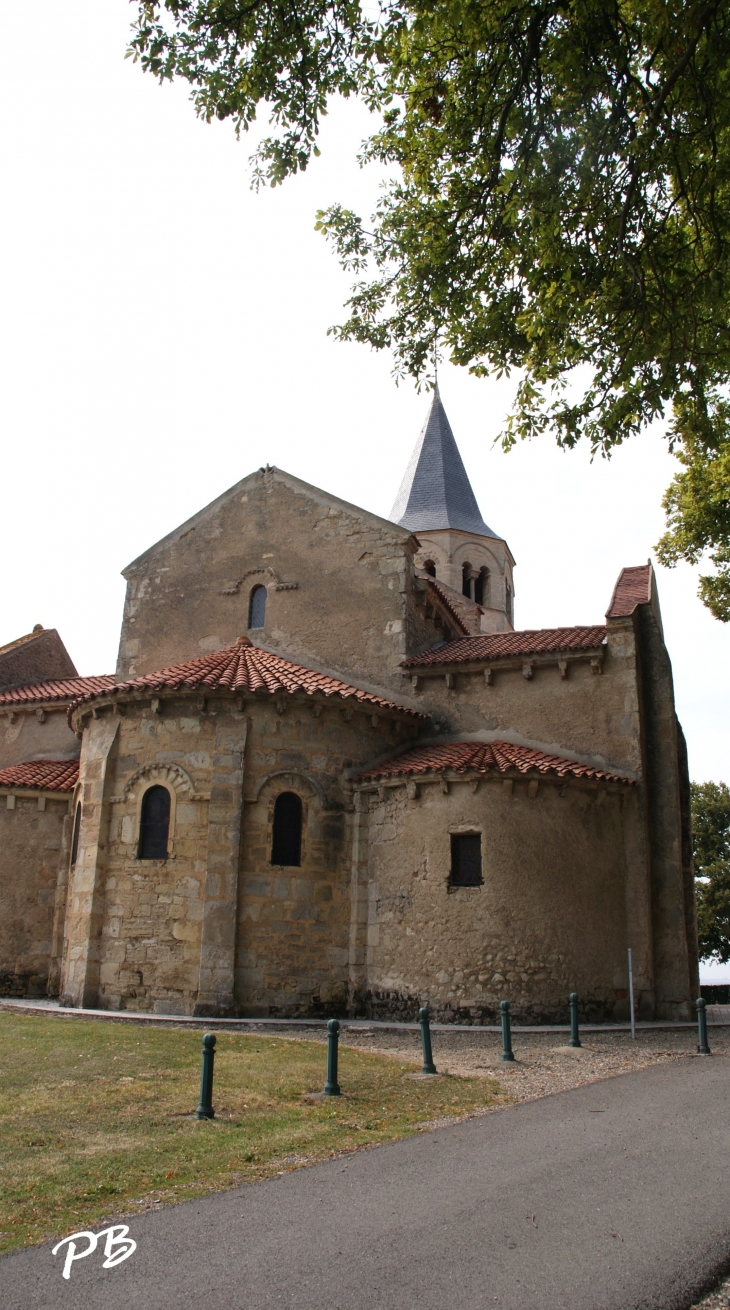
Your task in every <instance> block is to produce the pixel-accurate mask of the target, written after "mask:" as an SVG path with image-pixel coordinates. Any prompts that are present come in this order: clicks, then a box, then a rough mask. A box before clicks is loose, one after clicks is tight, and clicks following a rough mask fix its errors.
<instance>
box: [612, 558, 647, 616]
mask: <svg viewBox="0 0 730 1310" xmlns="http://www.w3.org/2000/svg"><path fill="white" fill-rule="evenodd" d="M651 574H652V567H651V564H639V565H637V566H636V567H635V568H630V569H622V570H621V572H620V573H619V576H618V582H617V583H616V586H615V587H614V589H613V596H612V597H611V604H610V605H609V607H608V609H607V610H606V618H607V619H624V618H628V616H629V615H630V614H633V612H634V610H635V609H636V606H637V605H646V604H648V602H649V601H650V600H651Z"/></svg>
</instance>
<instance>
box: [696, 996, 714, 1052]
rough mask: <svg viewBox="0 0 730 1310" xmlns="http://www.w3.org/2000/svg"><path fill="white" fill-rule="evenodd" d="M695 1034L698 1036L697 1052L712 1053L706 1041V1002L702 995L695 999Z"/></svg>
mask: <svg viewBox="0 0 730 1310" xmlns="http://www.w3.org/2000/svg"><path fill="white" fill-rule="evenodd" d="M697 1035H698V1037H699V1041H698V1043H697V1050H698V1052H699V1054H700V1055H712V1051H711V1050H710V1047H709V1044H708V1041H707V1003H706V1001H705V999H704V997H702V996H700V997H699V998H698V1000H697Z"/></svg>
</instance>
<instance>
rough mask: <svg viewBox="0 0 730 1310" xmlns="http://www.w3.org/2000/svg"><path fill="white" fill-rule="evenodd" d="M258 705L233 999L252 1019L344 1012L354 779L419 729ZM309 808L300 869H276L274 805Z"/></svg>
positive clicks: (366, 717)
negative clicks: (294, 802) (355, 771)
mask: <svg viewBox="0 0 730 1310" xmlns="http://www.w3.org/2000/svg"><path fill="white" fill-rule="evenodd" d="M278 708H280V709H281V708H283V710H284V712H283V713H277V707H275V706H273V705H267V706H265V705H261V707H260V708H259V707H257V708H256V712H255V713H254V714H251V716H250V728H249V737H248V742H247V753H246V772H245V806H244V811H245V815H244V828H243V837H242V854H241V878H240V886H239V896H240V901H239V906H240V908H239V928H238V955H237V970H236V994H237V999H238V1001H239V1003H240V1005H241V1007H242V1012H243V1013H244V1014H247V1015H275V1014H278V1015H290V1016H297V1015H306V1014H322V1013H324V1012H325V1011H326V1012H327V1013H328V1014H332V1013H341V1014H342V1013H345V1012H346V1005H347V998H348V982H349V968H348V966H349V935H350V920H351V864H352V832H351V827H352V819H353V806H352V801H351V798H350V796H349V793H348V791H347V790H346V788H345V787H344V785H343V783H344V775H345V773H346V771H347V770H351V769H352V768H357V767H365V766H366V765H367V764H368V763H369V762H370V761H371V760H372V759H374V758H377V757H378V756H382V755H383V754H385V753H387V752H388V751H390V750H395V749H397V748H398V744H399V743H402V742H404V740H406V741H407V739H408V736H412V734H413V731H414V729H413V727H404V726H394V724H395V721H394V720H392V719H389V717H388V716H387V715H386V716H384V715H383V714H375V715H373V714H369V713H362V712H359V711H353V710H352V709H351V708H350V707H348V706H347V705H343V704H342V702H341V701H337V700H336V699H335V698H333V699H332V701H331V702H330V703H328V704H326V705H324V706H322V704H321V703H316V702H315V703H312V704H309V705H308V704H306V702H305V703H302V702H300V701H295V702H291V703H290V704H287V703H286V702H280V703H279V706H278ZM282 791H295V792H296V793H297V794H298V795H299V796H300V797H301V798H302V801H303V805H304V825H303V843H302V863H301V867H299V868H286V867H278V866H273V867H272V864H271V841H272V827H273V812H274V802H275V800H276V797H277V796H278V795H279V793H280V792H282Z"/></svg>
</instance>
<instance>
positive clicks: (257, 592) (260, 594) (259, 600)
mask: <svg viewBox="0 0 730 1310" xmlns="http://www.w3.org/2000/svg"><path fill="white" fill-rule="evenodd" d="M265 622H266V588H265V587H254V589H253V591H252V592H251V599H250V601H249V605H248V626H249V628H263V626H264V623H265Z"/></svg>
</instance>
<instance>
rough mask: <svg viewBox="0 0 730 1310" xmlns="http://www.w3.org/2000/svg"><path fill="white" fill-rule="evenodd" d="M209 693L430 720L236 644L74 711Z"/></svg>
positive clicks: (114, 689) (109, 690)
mask: <svg viewBox="0 0 730 1310" xmlns="http://www.w3.org/2000/svg"><path fill="white" fill-rule="evenodd" d="M196 689H200V690H203V689H208V690H210V691H231V692H236V691H249V692H255V691H263V692H268V693H269V694H270V695H274V694H275V693H276V692H280V691H285V692H288V693H289V694H291V695H293V694H294V692H297V691H304V692H306V694H307V695H308V696H312V695H314V694H315V692H321V693H322V694H323V695H325V696H341V697H342V698H343V700H356V701H358V702H360V703H362V704H368V705H373V706H377V707H378V708H379V709H388V710H396V711H398V712H399V713H402V714H408V715H412V716H414V717H416V718H426V717H427V716H426V715H425V714H423V713H422V712H421V711H420V710H414V709H410V708H409V707H408V706H406V705H400V704H398V703H397V702H396V701H391V700H388V699H387V698H386V697H385V696H377V695H375V694H374V693H373V692H369V691H363V690H362V689H361V688H360V687H355V686H352V685H351V684H350V683H348V682H344V681H343V680H341V679H340V678H333V677H331V676H329V675H328V674H325V673H317V672H316V671H315V670H314V669H308V668H306V667H305V665H303V664H295V663H294V662H293V661H291V660H287V659H284V658H283V656H281V655H275V654H273V652H271V651H267V650H262V649H261V648H260V647H259V646H253V645H251V644H250V643H249V644H245V643H236V645H235V646H229V647H226V648H225V650H219V651H214V652H212V653H211V654H210V655H201V656H199V657H198V658H197V659H193V660H186V661H185V662H183V663H181V664H173V665H170V666H169V667H168V668H166V669H158V670H155V671H153V672H152V673H144V674H142V675H141V676H140V677H138V678H130V679H128V680H127V681H126V682H113V683H112V685H110V686H106V687H103V688H99V689H89V691H88V692H87V693H86V694H83V695H81V696H79V697H77V698H76V700H75V701H74V702H73V704H72V705H71V707H70V710H69V712H71V710H73V709H75V708H77V707H78V706H79V705H84V704H86V703H87V702H88V701H91V700H95V699H96V697H97V696H102V695H107V696H109V695H111V696H119V695H127V694H130V693H133V692H135V691H193V690H196Z"/></svg>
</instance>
